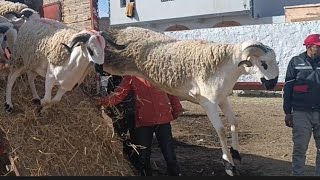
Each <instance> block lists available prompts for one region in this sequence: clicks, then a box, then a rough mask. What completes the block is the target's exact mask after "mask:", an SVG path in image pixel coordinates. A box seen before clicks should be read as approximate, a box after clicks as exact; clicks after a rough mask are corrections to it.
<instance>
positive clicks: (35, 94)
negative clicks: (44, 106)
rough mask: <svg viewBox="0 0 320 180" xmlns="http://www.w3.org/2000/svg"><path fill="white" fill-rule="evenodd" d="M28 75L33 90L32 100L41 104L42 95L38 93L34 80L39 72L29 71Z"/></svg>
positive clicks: (36, 103)
mask: <svg viewBox="0 0 320 180" xmlns="http://www.w3.org/2000/svg"><path fill="white" fill-rule="evenodd" d="M27 75H28V82H29V86H30V89H31V92H32V102H33V104H35V105H41V101H40V97H39V95H38V92H37V89H36V85H35V84H34V80H35V79H36V77H37V76H38V74H37V73H35V72H33V71H28V73H27Z"/></svg>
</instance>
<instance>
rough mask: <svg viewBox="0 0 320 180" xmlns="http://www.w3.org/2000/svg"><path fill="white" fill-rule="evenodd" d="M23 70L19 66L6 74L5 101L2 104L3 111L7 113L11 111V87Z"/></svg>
mask: <svg viewBox="0 0 320 180" xmlns="http://www.w3.org/2000/svg"><path fill="white" fill-rule="evenodd" d="M23 70H24V67H20V68H18V69H15V70H12V71H11V72H10V74H9V76H8V81H7V87H6V102H5V104H4V107H5V111H6V112H7V113H11V112H12V111H13V105H12V99H11V96H12V87H13V84H14V83H15V81H16V80H17V78H18V77H19V76H20V75H21V73H22V71H23Z"/></svg>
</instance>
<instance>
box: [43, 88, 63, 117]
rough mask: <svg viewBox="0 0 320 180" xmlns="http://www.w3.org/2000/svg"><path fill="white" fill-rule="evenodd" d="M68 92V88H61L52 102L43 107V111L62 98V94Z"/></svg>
mask: <svg viewBox="0 0 320 180" xmlns="http://www.w3.org/2000/svg"><path fill="white" fill-rule="evenodd" d="M66 92H67V90H65V89H62V88H59V89H58V91H57V93H56V95H55V96H54V97H53V98H52V100H51V102H50V103H48V104H46V105H45V106H43V107H42V109H41V113H42V112H43V111H45V110H46V109H48V108H49V107H50V106H52V105H53V104H54V103H57V102H59V101H60V100H61V98H62V96H63V95H64V94H65V93H66Z"/></svg>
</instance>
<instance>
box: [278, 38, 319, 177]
mask: <svg viewBox="0 0 320 180" xmlns="http://www.w3.org/2000/svg"><path fill="white" fill-rule="evenodd" d="M304 45H305V47H306V51H305V52H303V53H301V54H299V55H297V56H294V57H293V58H292V59H291V60H290V62H289V64H288V68H287V73H286V77H285V85H284V89H283V91H284V94H283V110H284V113H285V124H286V126H288V127H291V128H292V140H293V153H292V175H294V176H303V175H304V168H305V161H306V152H307V150H308V145H309V142H310V138H311V135H312V134H313V137H314V139H315V143H316V148H317V157H316V169H315V175H317V176H319V175H320V35H319V34H311V35H309V36H308V37H307V38H306V39H305V40H304Z"/></svg>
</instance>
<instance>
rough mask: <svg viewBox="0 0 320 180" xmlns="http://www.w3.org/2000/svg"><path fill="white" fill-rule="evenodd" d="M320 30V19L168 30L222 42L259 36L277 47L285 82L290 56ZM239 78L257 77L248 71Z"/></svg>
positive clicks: (303, 48)
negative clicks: (310, 35)
mask: <svg viewBox="0 0 320 180" xmlns="http://www.w3.org/2000/svg"><path fill="white" fill-rule="evenodd" d="M315 32H316V33H320V21H307V22H295V23H279V24H266V25H250V26H235V27H226V28H210V29H198V30H187V31H173V32H165V34H167V35H170V36H173V37H175V38H178V39H204V40H209V41H214V42H221V43H239V42H242V41H245V40H247V39H256V40H258V41H261V42H262V43H264V44H266V45H268V46H270V47H271V48H273V49H274V51H275V52H276V55H277V61H278V62H279V66H280V76H279V81H280V82H283V81H284V77H285V73H286V69H287V65H288V62H289V61H290V59H291V58H292V57H293V56H295V55H298V54H299V53H302V52H303V51H305V47H304V46H303V41H304V39H305V38H306V36H307V35H308V34H310V33H315ZM240 81H258V80H256V79H253V77H252V76H250V75H246V76H242V77H240V79H239V82H240Z"/></svg>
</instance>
